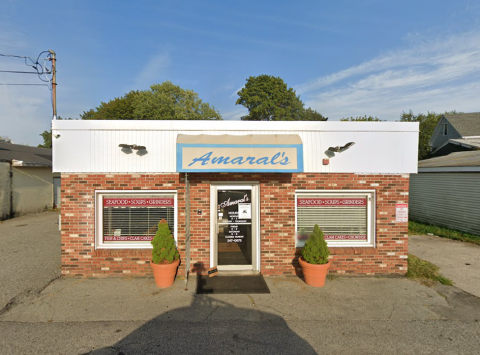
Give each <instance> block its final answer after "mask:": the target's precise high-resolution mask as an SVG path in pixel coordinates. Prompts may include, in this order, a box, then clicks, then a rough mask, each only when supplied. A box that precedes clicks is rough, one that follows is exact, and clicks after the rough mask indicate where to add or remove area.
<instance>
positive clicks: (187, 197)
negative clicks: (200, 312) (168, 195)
mask: <svg viewBox="0 0 480 355" xmlns="http://www.w3.org/2000/svg"><path fill="white" fill-rule="evenodd" d="M185 188H186V191H185V200H186V201H185V208H186V210H187V211H186V215H185V218H186V221H185V229H186V232H185V258H186V260H185V291H187V290H188V287H187V283H188V276H189V274H190V181H189V180H188V173H185Z"/></svg>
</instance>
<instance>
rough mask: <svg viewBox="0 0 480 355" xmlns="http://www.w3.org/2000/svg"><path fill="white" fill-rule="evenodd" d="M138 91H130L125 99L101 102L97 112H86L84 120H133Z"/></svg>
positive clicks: (119, 98)
mask: <svg viewBox="0 0 480 355" xmlns="http://www.w3.org/2000/svg"><path fill="white" fill-rule="evenodd" d="M138 93H139V92H138V91H130V92H129V93H127V94H125V95H124V96H123V97H116V98H114V99H113V100H110V101H109V102H106V103H105V102H101V103H100V106H98V107H97V108H96V109H95V110H92V109H91V110H89V111H86V112H85V111H84V112H83V114H81V115H80V117H81V118H82V120H133V119H134V100H135V97H136V96H137V95H138Z"/></svg>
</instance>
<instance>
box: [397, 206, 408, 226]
mask: <svg viewBox="0 0 480 355" xmlns="http://www.w3.org/2000/svg"><path fill="white" fill-rule="evenodd" d="M395 221H396V222H397V223H398V222H408V204H406V203H397V204H396V205H395Z"/></svg>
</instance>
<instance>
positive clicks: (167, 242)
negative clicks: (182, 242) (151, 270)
mask: <svg viewBox="0 0 480 355" xmlns="http://www.w3.org/2000/svg"><path fill="white" fill-rule="evenodd" d="M151 243H152V245H153V249H152V261H153V263H154V264H171V263H173V262H174V261H175V260H177V259H178V258H179V257H180V254H179V253H178V250H177V246H176V245H175V239H174V238H173V236H172V233H171V232H170V228H168V223H167V221H166V220H164V219H162V220H161V221H160V223H158V230H157V233H156V234H155V237H153V240H152V241H151Z"/></svg>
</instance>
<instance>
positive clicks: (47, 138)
mask: <svg viewBox="0 0 480 355" xmlns="http://www.w3.org/2000/svg"><path fill="white" fill-rule="evenodd" d="M39 135H40V136H42V138H43V144H39V145H38V148H48V149H52V130H50V132H49V131H43V133H40V134H39Z"/></svg>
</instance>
